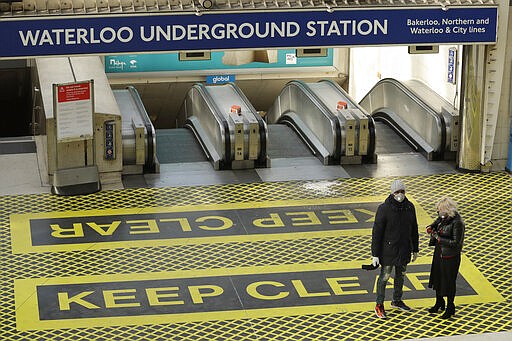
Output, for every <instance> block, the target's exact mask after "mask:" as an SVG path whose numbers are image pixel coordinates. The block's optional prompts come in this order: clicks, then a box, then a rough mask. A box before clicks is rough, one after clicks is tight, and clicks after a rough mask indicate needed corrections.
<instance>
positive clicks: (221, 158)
mask: <svg viewBox="0 0 512 341" xmlns="http://www.w3.org/2000/svg"><path fill="white" fill-rule="evenodd" d="M178 117H179V118H178V125H179V126H182V127H186V128H188V129H189V130H190V131H191V132H192V133H193V134H194V136H195V138H196V139H197V141H199V143H200V146H201V148H202V150H203V152H204V154H205V155H206V158H207V159H208V160H209V161H210V162H211V163H212V165H213V167H214V169H216V170H220V169H251V168H256V167H267V166H268V158H267V127H266V125H265V122H264V121H263V119H262V118H261V117H260V115H259V114H258V112H257V111H256V109H254V107H253V106H252V104H251V103H250V102H249V100H248V99H247V97H245V95H244V94H243V93H242V91H241V90H240V89H239V88H238V87H237V86H236V85H235V84H232V83H228V84H223V85H214V86H206V85H204V84H200V83H198V84H195V85H194V86H193V87H192V88H191V89H190V90H189V91H188V93H187V96H186V97H185V100H184V102H183V104H182V106H181V108H180V111H179V113H178Z"/></svg>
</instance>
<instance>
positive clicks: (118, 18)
mask: <svg viewBox="0 0 512 341" xmlns="http://www.w3.org/2000/svg"><path fill="white" fill-rule="evenodd" d="M497 11H498V10H497V7H475V6H471V7H466V8H462V7H452V8H448V9H442V8H418V7H416V8H390V9H387V8H386V9H378V10H377V9H375V8H373V9H371V8H364V9H346V10H335V11H333V12H332V13H329V12H327V11H326V10H322V11H318V10H312V11H287V12H281V11H268V12H264V11H261V12H243V13H204V14H203V15H201V16H197V15H194V14H183V15H170V14H156V13H151V15H140V14H133V15H109V16H94V17H92V16H91V17H86V16H80V15H78V16H74V17H73V18H70V17H63V16H59V17H57V16H52V17H51V18H48V17H46V18H41V19H38V18H33V17H31V18H27V19H23V18H8V19H2V20H1V21H0V32H2V34H1V35H0V57H3V58H9V57H28V56H51V55H77V54H115V53H130V52H155V51H192V50H227V49H261V48H285V47H312V46H321V47H335V46H377V45H420V44H476V43H483V44H492V43H495V42H496V30H497Z"/></svg>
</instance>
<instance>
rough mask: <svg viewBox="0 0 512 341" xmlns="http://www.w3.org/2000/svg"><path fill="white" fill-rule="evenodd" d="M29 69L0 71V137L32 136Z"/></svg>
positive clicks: (4, 69)
mask: <svg viewBox="0 0 512 341" xmlns="http://www.w3.org/2000/svg"><path fill="white" fill-rule="evenodd" d="M31 120H32V92H31V85H30V69H29V68H27V67H24V68H2V69H0V137H16V136H28V135H32V133H31V131H30V123H31Z"/></svg>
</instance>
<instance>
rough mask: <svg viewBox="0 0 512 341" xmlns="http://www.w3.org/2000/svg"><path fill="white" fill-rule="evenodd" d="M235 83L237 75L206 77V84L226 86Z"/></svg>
mask: <svg viewBox="0 0 512 341" xmlns="http://www.w3.org/2000/svg"><path fill="white" fill-rule="evenodd" d="M234 81H235V75H216V76H206V84H225V83H229V82H234Z"/></svg>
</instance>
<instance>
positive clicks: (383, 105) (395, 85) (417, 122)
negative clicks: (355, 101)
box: [359, 78, 446, 159]
mask: <svg viewBox="0 0 512 341" xmlns="http://www.w3.org/2000/svg"><path fill="white" fill-rule="evenodd" d="M359 104H360V105H361V106H362V107H363V108H364V109H365V110H367V111H368V112H370V113H371V115H372V116H374V117H375V113H377V112H388V113H389V112H393V113H394V115H388V116H389V117H390V118H391V119H393V118H394V117H399V118H400V120H399V125H400V129H401V131H402V132H406V133H407V135H408V136H409V137H410V138H414V137H415V136H420V137H421V139H422V141H421V144H422V145H423V143H424V142H425V143H427V144H428V145H429V146H430V147H428V148H426V149H427V150H432V155H431V157H432V158H433V159H436V158H438V157H439V155H442V153H443V151H444V144H445V136H446V131H445V127H444V120H443V119H442V117H440V115H438V114H437V113H436V112H435V111H434V110H433V109H432V108H430V107H429V106H428V104H427V103H425V102H424V101H423V100H421V99H420V98H418V97H417V96H416V94H415V93H414V92H412V91H410V90H409V89H408V88H407V87H405V86H404V85H403V84H402V83H400V82H399V81H397V80H395V79H391V78H385V79H383V80H381V81H379V82H378V83H377V84H376V85H375V86H374V87H373V88H372V89H371V90H370V91H369V92H368V94H367V95H366V96H365V97H364V98H363V99H362V100H361V102H360V103H359ZM375 118H376V119H379V118H380V117H375ZM391 126H392V127H393V128H394V129H396V128H397V126H398V125H397V124H392V125H391Z"/></svg>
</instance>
